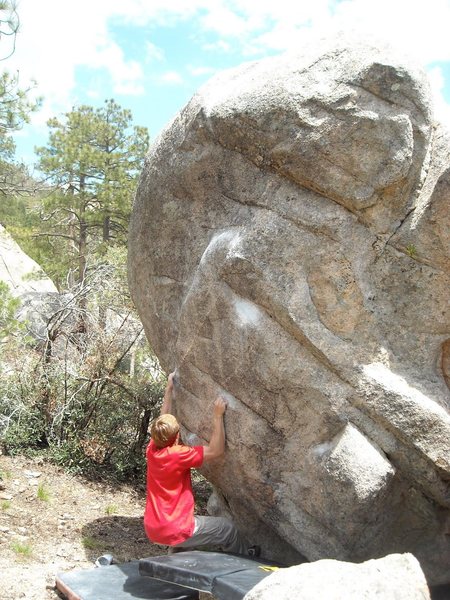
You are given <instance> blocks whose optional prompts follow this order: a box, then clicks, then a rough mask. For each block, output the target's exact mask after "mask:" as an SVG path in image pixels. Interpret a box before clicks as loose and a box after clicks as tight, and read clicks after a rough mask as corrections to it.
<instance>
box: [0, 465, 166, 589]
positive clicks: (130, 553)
mask: <svg viewBox="0 0 450 600" xmlns="http://www.w3.org/2000/svg"><path fill="white" fill-rule="evenodd" d="M144 504H145V489H144V485H141V486H140V487H139V488H136V487H134V488H133V487H131V486H120V487H113V486H112V485H110V484H106V483H101V482H92V481H88V480H86V479H84V478H82V477H78V476H71V475H68V474H66V473H64V471H62V470H61V469H59V468H58V467H56V466H54V465H52V464H49V463H47V462H45V461H44V460H42V459H33V460H30V459H26V458H23V457H14V458H12V457H8V456H0V561H1V562H0V573H1V575H0V600H16V599H19V598H26V599H27V600H50V599H51V600H54V599H56V598H61V597H62V596H60V595H59V594H58V592H57V591H56V590H55V576H56V574H57V573H60V572H64V571H68V570H71V569H83V568H85V569H88V568H93V566H94V562H95V560H96V558H98V557H99V556H101V555H102V554H105V553H109V554H112V555H113V557H114V560H115V561H117V562H127V561H130V560H134V559H138V558H142V557H145V556H151V555H157V554H164V553H165V552H166V548H165V547H163V546H158V545H155V544H151V543H150V542H149V541H148V539H147V538H146V536H145V533H144V529H143V512H144Z"/></svg>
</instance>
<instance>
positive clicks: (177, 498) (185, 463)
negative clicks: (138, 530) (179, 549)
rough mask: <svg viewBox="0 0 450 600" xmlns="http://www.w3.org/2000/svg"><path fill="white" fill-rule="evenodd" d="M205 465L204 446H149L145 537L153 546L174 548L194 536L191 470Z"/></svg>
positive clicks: (152, 444) (150, 444)
mask: <svg viewBox="0 0 450 600" xmlns="http://www.w3.org/2000/svg"><path fill="white" fill-rule="evenodd" d="M202 463H203V446H194V447H190V446H183V445H173V446H166V447H165V448H158V447H157V446H155V444H154V442H153V440H150V443H149V445H148V446H147V501H146V505H145V513H144V528H145V533H146V534H147V536H148V537H149V539H150V540H151V541H152V542H156V543H157V544H166V545H168V546H173V545H174V544H180V543H181V542H184V540H186V539H187V538H189V537H191V535H192V534H193V532H194V494H193V492H192V484H191V467H200V466H201V464H202Z"/></svg>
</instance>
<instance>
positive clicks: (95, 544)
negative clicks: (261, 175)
mask: <svg viewBox="0 0 450 600" xmlns="http://www.w3.org/2000/svg"><path fill="white" fill-rule="evenodd" d="M81 543H82V544H83V548H86V550H98V549H99V548H103V544H102V543H101V542H99V541H97V540H96V539H94V538H93V537H90V536H86V537H84V538H83V539H82V540H81Z"/></svg>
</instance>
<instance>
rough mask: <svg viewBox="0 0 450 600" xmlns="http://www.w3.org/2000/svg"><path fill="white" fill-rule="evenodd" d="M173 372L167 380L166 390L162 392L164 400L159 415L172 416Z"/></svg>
mask: <svg viewBox="0 0 450 600" xmlns="http://www.w3.org/2000/svg"><path fill="white" fill-rule="evenodd" d="M174 376H175V372H174V373H171V374H170V375H169V377H168V378H167V385H166V390H165V392H164V400H163V403H162V406H161V412H160V414H161V415H167V414H170V415H171V414H172V394H173V378H174Z"/></svg>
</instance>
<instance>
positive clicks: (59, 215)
mask: <svg viewBox="0 0 450 600" xmlns="http://www.w3.org/2000/svg"><path fill="white" fill-rule="evenodd" d="M131 122H132V115H131V112H130V111H128V110H125V109H122V108H121V107H120V106H119V105H118V104H116V103H115V102H114V100H107V101H106V102H105V105H104V107H102V108H99V109H95V110H94V109H93V108H92V107H90V106H80V107H79V108H75V109H73V110H72V111H71V112H69V113H66V114H65V115H64V119H62V120H59V119H56V118H55V119H51V120H50V121H49V122H48V125H49V127H50V135H49V142H48V145H47V146H46V147H43V148H39V149H38V150H37V153H38V157H39V169H40V170H41V171H42V172H43V173H45V174H46V175H47V177H48V182H49V184H51V185H52V186H53V190H54V191H53V193H52V194H50V195H49V196H48V197H47V198H45V199H44V200H43V203H42V205H43V212H42V218H43V221H44V222H45V223H46V231H45V232H43V233H41V235H44V236H47V237H48V238H49V239H50V238H59V240H65V242H66V246H67V248H68V249H69V259H70V262H69V264H68V267H75V265H74V264H73V261H75V262H76V268H75V270H76V277H75V282H76V283H78V284H81V283H82V282H83V280H84V277H85V273H86V268H87V266H88V256H93V255H98V254H101V253H103V252H104V251H105V245H106V246H108V245H111V244H114V243H125V240H126V233H127V224H128V219H129V215H130V211H131V204H132V198H133V195H134V190H135V187H136V183H137V176H138V173H139V170H140V168H141V165H142V163H143V159H144V156H145V153H146V151H147V148H148V133H147V130H146V129H145V128H144V127H133V126H132V124H131Z"/></svg>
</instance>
